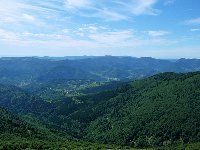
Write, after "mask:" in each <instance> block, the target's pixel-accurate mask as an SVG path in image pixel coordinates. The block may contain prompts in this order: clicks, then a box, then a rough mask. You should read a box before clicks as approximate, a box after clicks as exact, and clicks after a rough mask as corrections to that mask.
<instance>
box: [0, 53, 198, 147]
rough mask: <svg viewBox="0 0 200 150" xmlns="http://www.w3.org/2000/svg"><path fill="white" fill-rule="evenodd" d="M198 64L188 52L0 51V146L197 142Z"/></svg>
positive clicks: (180, 144) (186, 144) (175, 144)
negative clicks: (45, 55)
mask: <svg viewBox="0 0 200 150" xmlns="http://www.w3.org/2000/svg"><path fill="white" fill-rule="evenodd" d="M40 61H41V62H40ZM63 61H64V62H63ZM79 61H80V62H81V64H82V65H84V69H85V73H84V74H85V75H84V76H81V75H82V74H81V70H82V69H83V67H81V70H79V69H77V68H80V64H79ZM91 62H92V63H91ZM94 62H95V65H94V66H92V65H93V64H94ZM99 62H100V63H99ZM103 62H105V63H103ZM108 62H109V63H108ZM115 62H116V63H115ZM136 62H137V63H136ZM183 62H184V63H183ZM185 62H187V65H184V64H185ZM98 63H99V64H98ZM77 64H79V65H78V66H79V67H76V66H77ZM111 64H112V65H111ZM158 64H159V65H158ZM169 65H170V67H169ZM58 66H62V67H58ZM68 66H71V67H69V68H68ZM72 66H73V68H76V69H72ZM115 66H116V68H115ZM144 66H148V67H146V69H142V70H140V71H138V68H145V67H144ZM151 66H152V67H151ZM155 66H157V68H159V69H160V70H157V71H155V69H154V70H153V69H152V68H156V67H155ZM173 66H176V67H175V68H177V69H176V70H173ZM177 66H179V67H177ZM111 67H113V68H115V72H112V73H111V72H109V69H110V68H111ZM123 67H124V68H123ZM199 67H200V60H192V59H188V60H187V59H184V60H183V59H182V60H176V61H173V62H171V61H169V60H156V59H153V58H129V57H128V58H126V57H122V58H121V57H120V58H117V57H116V58H115V57H110V56H109V57H100V58H99V57H98V58H89V59H76V60H67V59H66V60H65V59H64V60H54V59H51V60H49V59H41V58H37V59H36V58H9V59H8V58H1V59H0V70H1V71H2V72H1V74H0V82H1V85H0V107H1V108H0V111H1V117H0V126H1V130H0V133H1V135H0V139H1V140H0V149H9V148H10V149H24V148H30V149H61V148H65V149H131V148H133V149H134V148H136V149H140V148H142V149H144V148H150V149H183V148H185V149H193V148H194V149H198V148H199V147H200V144H198V142H199V141H200V128H199V127H200V118H199V116H200V114H199V113H200V111H199V110H200V108H199V107H200V84H199V83H200V82H199V81H200V72H198V71H197V70H198V68H199ZM3 68H4V69H3ZM5 68H6V69H7V72H4V71H5ZM52 68H56V70H55V69H52ZM58 68H59V69H58ZM119 68H120V69H121V68H123V70H124V71H120V69H119ZM127 68H129V71H127ZM118 69H119V70H118ZM167 69H168V70H167ZM52 70H53V71H52ZM68 70H69V74H68ZM86 70H87V71H86ZM106 70H107V71H108V72H109V73H108V72H105V71H106ZM130 70H131V71H130ZM136 70H137V71H136ZM94 71H95V72H94ZM126 71H127V72H126ZM172 71H173V72H172ZM187 71H192V72H187ZM91 72H92V73H91ZM118 72H121V73H122V74H119V73H118ZM105 73H106V74H107V77H106V78H102V76H103V77H104V74H105ZM110 73H111V74H110ZM136 73H137V75H136ZM54 74H55V75H54ZM91 74H92V75H91ZM94 74H95V76H96V77H95V78H93V77H94V76H93V75H94ZM100 74H101V77H100V76H99V75H100ZM133 74H134V75H133ZM97 75H98V77H97ZM130 75H133V76H131V77H130ZM44 76H46V78H44ZM116 78H117V81H116V80H115V79H116ZM28 79H29V80H28ZM111 79H112V80H111ZM23 83H25V84H23ZM92 143H96V144H92ZM191 147H193V148H191Z"/></svg>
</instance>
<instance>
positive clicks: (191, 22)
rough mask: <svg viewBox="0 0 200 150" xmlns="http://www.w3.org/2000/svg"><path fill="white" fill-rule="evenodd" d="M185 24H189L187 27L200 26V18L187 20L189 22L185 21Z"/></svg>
mask: <svg viewBox="0 0 200 150" xmlns="http://www.w3.org/2000/svg"><path fill="white" fill-rule="evenodd" d="M185 24H187V25H200V18H195V19H191V20H187V21H185Z"/></svg>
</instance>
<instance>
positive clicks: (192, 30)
mask: <svg viewBox="0 0 200 150" xmlns="http://www.w3.org/2000/svg"><path fill="white" fill-rule="evenodd" d="M190 31H191V32H195V31H200V29H190Z"/></svg>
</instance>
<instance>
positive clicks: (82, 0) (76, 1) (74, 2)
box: [65, 0, 91, 9]
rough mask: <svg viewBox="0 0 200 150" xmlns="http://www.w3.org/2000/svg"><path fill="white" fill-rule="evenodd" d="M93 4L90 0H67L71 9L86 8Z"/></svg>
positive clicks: (67, 4) (67, 5)
mask: <svg viewBox="0 0 200 150" xmlns="http://www.w3.org/2000/svg"><path fill="white" fill-rule="evenodd" d="M89 5H91V1H90V0H66V1H65V6H66V7H67V8H69V9H76V8H84V7H86V6H89Z"/></svg>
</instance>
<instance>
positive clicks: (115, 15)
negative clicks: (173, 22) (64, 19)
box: [65, 0, 160, 21]
mask: <svg viewBox="0 0 200 150" xmlns="http://www.w3.org/2000/svg"><path fill="white" fill-rule="evenodd" d="M157 2H158V0H127V1H123V0H118V1H115V0H113V1H109V2H108V1H107V0H102V1H101V2H99V1H93V0H66V1H65V6H66V9H67V10H68V11H69V12H70V13H75V14H76V15H79V16H82V17H95V18H100V19H104V20H106V21H119V20H126V19H128V18H130V17H131V16H139V15H158V14H159V13H160V11H159V10H157V9H155V8H154V5H155V4H156V3H157ZM73 10H75V11H73Z"/></svg>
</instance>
